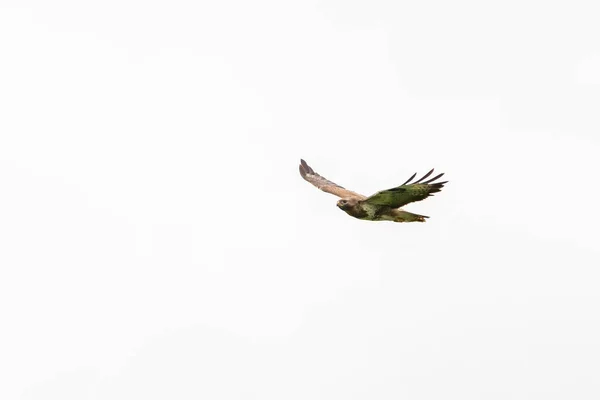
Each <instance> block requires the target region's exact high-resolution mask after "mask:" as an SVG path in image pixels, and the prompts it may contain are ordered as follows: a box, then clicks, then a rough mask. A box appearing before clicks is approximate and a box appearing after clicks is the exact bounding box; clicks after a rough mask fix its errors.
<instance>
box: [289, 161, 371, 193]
mask: <svg viewBox="0 0 600 400" xmlns="http://www.w3.org/2000/svg"><path fill="white" fill-rule="evenodd" d="M300 175H302V178H304V180H305V181H308V182H310V183H312V184H313V185H315V186H316V187H317V188H319V189H321V190H322V191H324V192H327V193H331V194H334V195H336V196H338V197H342V198H350V197H355V198H358V199H365V198H366V196H363V195H362V194H358V193H355V192H353V191H351V190H348V189H344V188H343V187H341V186H340V185H338V184H336V183H333V182H331V181H330V180H327V179H325V178H323V177H322V176H321V175H319V174H317V173H316V172H315V171H313V169H312V168H311V167H309V166H308V164H307V163H306V161H304V160H300Z"/></svg>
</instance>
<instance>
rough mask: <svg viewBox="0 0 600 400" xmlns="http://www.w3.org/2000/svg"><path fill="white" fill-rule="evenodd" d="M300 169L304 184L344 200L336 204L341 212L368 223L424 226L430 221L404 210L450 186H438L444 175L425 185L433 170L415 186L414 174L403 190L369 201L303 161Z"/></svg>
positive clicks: (384, 192)
mask: <svg viewBox="0 0 600 400" xmlns="http://www.w3.org/2000/svg"><path fill="white" fill-rule="evenodd" d="M299 169H300V175H302V178H304V180H306V181H308V182H310V183H311V184H313V185H314V186H316V187H317V188H319V189H321V190H322V191H324V192H327V193H331V194H333V195H336V196H338V197H341V199H340V200H339V201H338V202H337V206H338V207H339V208H340V209H341V210H343V211H345V212H346V213H347V214H348V215H350V216H352V217H354V218H358V219H364V220H369V221H393V222H415V221H418V222H425V218H429V217H427V216H425V215H419V214H413V213H410V212H408V211H404V210H403V209H402V208H401V207H402V206H404V205H406V204H409V203H412V202H415V201H420V200H424V199H426V198H427V197H429V196H433V193H436V192H439V191H440V190H442V188H443V187H444V185H445V184H446V183H447V182H448V181H444V182H435V181H436V180H438V179H439V178H441V177H442V175H444V174H443V173H442V174H439V175H436V176H435V177H433V178H431V179H429V180H427V181H425V179H427V178H429V176H431V174H432V173H433V169H432V170H431V171H429V172H428V173H426V174H425V175H424V176H423V177H422V178H421V179H419V180H417V181H416V182H413V183H410V182H412V180H413V179H414V178H415V176H416V175H417V174H414V175H413V176H411V177H410V178H409V179H408V180H407V181H406V182H404V183H403V184H402V185H400V186H397V187H395V188H391V189H387V190H382V191H380V192H377V193H375V194H373V195H372V196H368V197H367V196H364V195H362V194H359V193H356V192H353V191H351V190H348V189H345V188H343V187H342V186H340V185H338V184H336V183H333V182H331V181H330V180H328V179H326V178H324V177H322V176H321V175H319V174H317V173H316V172H315V171H314V170H313V169H312V168H311V167H310V166H309V165H308V164H307V163H306V161H304V160H300V166H299Z"/></svg>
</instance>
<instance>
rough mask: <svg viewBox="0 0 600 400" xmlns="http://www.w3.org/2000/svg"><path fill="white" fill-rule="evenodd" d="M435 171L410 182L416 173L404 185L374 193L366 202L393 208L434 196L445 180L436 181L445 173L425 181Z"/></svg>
mask: <svg viewBox="0 0 600 400" xmlns="http://www.w3.org/2000/svg"><path fill="white" fill-rule="evenodd" d="M432 173H433V170H431V171H429V172H428V173H427V174H425V176H423V177H422V178H421V179H419V180H418V181H416V182H413V183H410V182H411V181H412V180H413V178H414V177H415V176H416V175H417V174H414V175H413V176H411V177H410V179H409V180H407V181H406V182H404V183H403V184H402V185H400V186H398V187H395V188H392V189H388V190H382V191H381V192H377V193H375V194H374V195H372V196H370V197H368V198H367V199H366V200H364V202H365V203H366V204H373V205H377V206H387V207H392V208H398V207H402V206H404V205H406V204H408V203H412V202H413V201H420V200H423V199H426V198H427V197H429V196H432V193H436V192H439V191H440V190H442V188H443V187H444V184H445V183H447V182H448V181H445V182H434V181H436V180H437V179H439V178H440V177H441V176H442V175H444V174H439V175H436V176H435V177H433V178H431V179H429V180H428V181H423V180H424V179H426V178H429V176H430V175H431V174H432Z"/></svg>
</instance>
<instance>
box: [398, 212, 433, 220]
mask: <svg viewBox="0 0 600 400" xmlns="http://www.w3.org/2000/svg"><path fill="white" fill-rule="evenodd" d="M394 217H395V218H394V222H425V218H429V217H428V216H426V215H419V214H413V213H411V212H408V211H404V210H394Z"/></svg>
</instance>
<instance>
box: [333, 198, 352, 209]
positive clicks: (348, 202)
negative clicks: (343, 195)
mask: <svg viewBox="0 0 600 400" xmlns="http://www.w3.org/2000/svg"><path fill="white" fill-rule="evenodd" d="M356 204H357V200H356V199H341V200H338V202H337V206H338V207H339V208H341V209H342V210H344V211H346V210H347V209H349V208H352V207H354V206H355V205H356Z"/></svg>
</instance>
